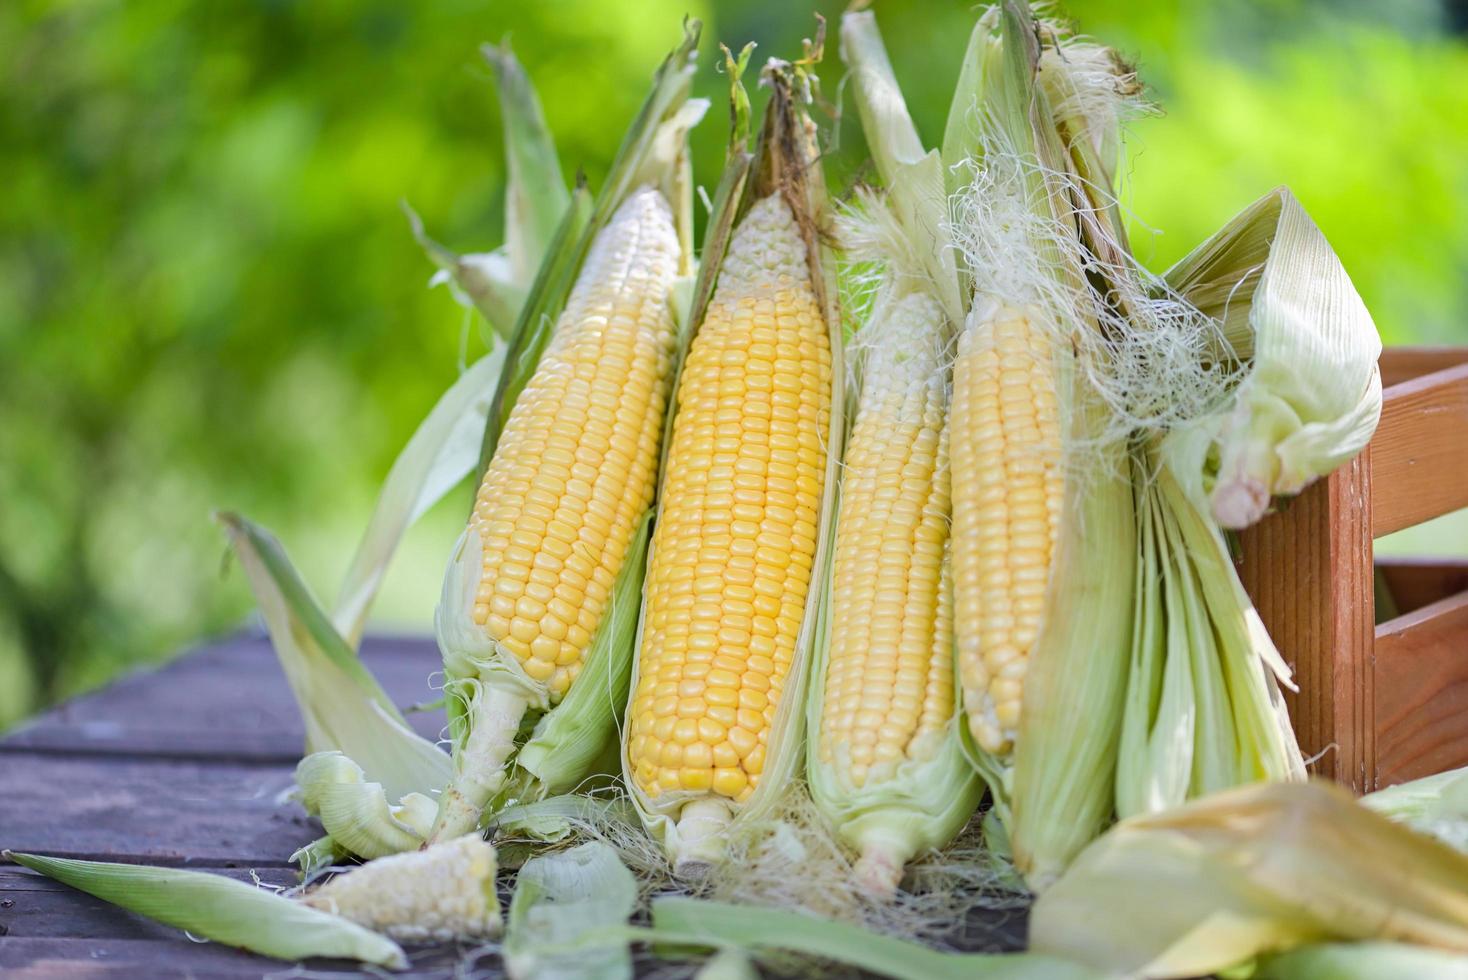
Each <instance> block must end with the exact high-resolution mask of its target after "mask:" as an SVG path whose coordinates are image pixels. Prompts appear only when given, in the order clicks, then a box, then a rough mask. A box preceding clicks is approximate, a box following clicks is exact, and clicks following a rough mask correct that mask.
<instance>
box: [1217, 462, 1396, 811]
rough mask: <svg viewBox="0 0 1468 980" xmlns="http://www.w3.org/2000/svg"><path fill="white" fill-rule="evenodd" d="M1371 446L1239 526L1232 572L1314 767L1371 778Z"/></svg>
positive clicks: (1354, 782) (1355, 779)
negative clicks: (1253, 612)
mask: <svg viewBox="0 0 1468 980" xmlns="http://www.w3.org/2000/svg"><path fill="white" fill-rule="evenodd" d="M1371 455H1372V453H1371V450H1370V448H1369V447H1368V449H1367V451H1365V452H1363V453H1362V454H1361V455H1360V456H1358V457H1357V458H1356V459H1354V460H1352V461H1351V462H1349V463H1347V464H1346V465H1344V466H1342V467H1341V468H1340V469H1338V470H1337V471H1336V472H1335V473H1333V474H1331V475H1330V476H1329V477H1328V478H1326V479H1324V480H1318V481H1316V482H1315V483H1314V484H1312V485H1310V486H1309V487H1307V488H1306V489H1305V490H1304V492H1303V493H1301V494H1300V495H1299V496H1298V497H1296V498H1295V499H1293V500H1291V501H1289V502H1288V504H1287V505H1286V506H1285V507H1284V508H1283V509H1282V510H1280V511H1279V512H1278V513H1275V514H1271V515H1270V516H1268V517H1266V518H1265V519H1264V520H1262V521H1260V522H1259V523H1258V524H1256V525H1254V526H1253V527H1251V528H1248V529H1246V530H1244V531H1242V532H1241V533H1240V535H1239V543H1240V556H1241V557H1240V563H1239V577H1240V579H1241V580H1242V581H1243V583H1244V588H1245V589H1246V590H1248V592H1249V595H1250V597H1251V598H1252V599H1253V600H1254V604H1255V607H1256V608H1257V609H1258V611H1259V615H1260V618H1261V619H1262V620H1263V621H1264V625H1265V627H1266V628H1267V629H1268V630H1269V635H1270V636H1271V637H1272V638H1273V639H1274V642H1275V645H1276V646H1277V647H1278V648H1279V650H1280V652H1281V654H1282V655H1283V656H1284V658H1285V661H1286V662H1288V663H1289V664H1291V666H1292V667H1293V669H1294V672H1295V683H1296V684H1297V685H1298V687H1299V693H1298V694H1291V693H1288V692H1287V693H1286V701H1287V703H1288V705H1289V709H1290V717H1291V719H1292V720H1293V721H1294V725H1295V733H1296V736H1297V737H1298V738H1299V741H1300V748H1301V749H1302V750H1303V751H1304V753H1305V755H1306V756H1307V757H1310V756H1316V755H1319V756H1320V757H1319V758H1318V759H1317V761H1316V762H1315V763H1314V765H1313V767H1312V772H1314V773H1316V774H1319V775H1322V776H1327V777H1330V778H1334V779H1336V780H1337V781H1338V782H1341V783H1343V784H1345V785H1346V786H1349V787H1350V788H1351V789H1353V790H1354V791H1356V792H1358V793H1360V792H1365V791H1367V790H1368V789H1370V788H1371V787H1372V786H1373V785H1374V783H1375V770H1376V748H1375V734H1376V733H1375V726H1374V721H1373V720H1374V717H1375V709H1374V704H1373V699H1374V690H1373V686H1372V683H1373V679H1374V678H1373V674H1372V670H1371V653H1372V636H1373V615H1372V614H1373V609H1374V598H1373V593H1372V586H1373V579H1372V570H1371V552H1372V548H1371V541H1372V534H1371V528H1372V518H1371V508H1372V494H1371Z"/></svg>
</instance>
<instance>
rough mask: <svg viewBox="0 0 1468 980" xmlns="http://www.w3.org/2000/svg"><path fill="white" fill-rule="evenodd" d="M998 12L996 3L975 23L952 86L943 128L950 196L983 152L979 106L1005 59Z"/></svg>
mask: <svg viewBox="0 0 1468 980" xmlns="http://www.w3.org/2000/svg"><path fill="white" fill-rule="evenodd" d="M999 15H1000V7H999V5H998V4H995V5H993V6H990V7H988V8H987V9H986V10H985V11H984V13H983V15H982V16H980V17H979V19H978V21H977V22H976V23H975V24H974V29H973V31H971V32H970V33H969V39H968V47H967V48H966V49H965V50H964V53H963V61H962V62H960V64H959V72H958V81H957V83H956V84H955V85H954V86H953V100H952V101H951V102H950V103H949V106H948V120H947V123H946V125H945V126H944V128H943V154H942V159H943V172H944V175H945V178H944V180H945V189H946V190H947V192H948V194H950V195H952V194H956V193H958V192H959V191H960V190H962V189H963V186H964V185H965V184H966V183H967V182H968V175H967V174H966V173H964V170H963V165H964V164H965V163H966V162H967V161H969V160H973V159H977V158H980V157H982V155H983V150H982V148H981V139H980V133H981V131H982V129H983V127H984V125H985V123H984V121H983V119H982V115H981V111H980V107H981V106H982V105H984V103H985V102H986V100H987V99H989V98H991V96H990V95H989V94H988V93H989V89H990V87H991V86H993V85H994V84H995V81H994V79H995V78H996V76H997V75H998V74H999V73H1000V71H1001V70H1002V65H1003V60H1004V47H1003V44H1002V43H1001V41H1000V39H999Z"/></svg>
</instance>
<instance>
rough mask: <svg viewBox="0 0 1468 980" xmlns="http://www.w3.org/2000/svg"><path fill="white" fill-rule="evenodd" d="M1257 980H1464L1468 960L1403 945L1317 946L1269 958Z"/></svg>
mask: <svg viewBox="0 0 1468 980" xmlns="http://www.w3.org/2000/svg"><path fill="white" fill-rule="evenodd" d="M1252 976H1253V977H1254V978H1257V980H1468V956H1464V955H1462V954H1461V953H1447V952H1444V951H1442V950H1440V949H1429V948H1427V947H1425V946H1412V945H1409V944H1407V943H1320V944H1319V945H1315V946H1301V947H1300V948H1299V949H1296V950H1291V951H1290V952H1288V953H1282V954H1280V955H1279V956H1271V957H1268V958H1267V959H1265V960H1263V961H1262V962H1261V963H1260V964H1259V966H1258V969H1257V970H1256V971H1255V972H1254V973H1253V975H1252Z"/></svg>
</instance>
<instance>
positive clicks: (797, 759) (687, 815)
mask: <svg viewBox="0 0 1468 980" xmlns="http://www.w3.org/2000/svg"><path fill="white" fill-rule="evenodd" d="M823 40H824V24H823V23H822V30H821V32H820V33H819V34H818V37H817V40H816V41H815V42H814V43H810V42H807V51H806V57H805V59H803V60H802V61H800V62H798V63H789V62H784V61H779V60H778V59H771V60H770V61H769V62H768V63H767V64H766V66H765V69H764V71H763V72H762V80H763V81H764V83H765V84H767V85H768V86H769V87H770V89H771V97H770V100H769V102H768V103H767V104H766V107H765V116H764V122H763V126H762V128H761V132H760V139H759V144H758V146H757V148H756V150H755V153H754V155H753V159H752V161H751V162H750V163H748V164H746V162H745V153H744V148H745V142H744V134H743V133H742V132H741V130H740V109H739V106H740V105H741V102H740V98H739V96H738V94H735V93H737V92H738V91H739V89H740V86H741V84H742V82H741V80H740V76H739V73H738V71H737V70H734V71H731V76H732V77H731V103H732V104H733V105H734V112H733V116H734V120H735V128H734V132H733V134H732V136H731V145H730V154H729V158H730V161H731V164H732V166H733V167H735V168H736V169H735V171H734V173H732V174H727V173H726V175H725V179H724V181H723V182H722V183H721V187H720V198H721V204H722V205H723V207H722V208H721V210H720V211H718V212H716V213H715V214H713V215H712V216H711V217H710V220H709V224H708V229H709V234H710V235H718V236H720V237H717V238H711V239H710V241H711V243H712V244H713V246H714V248H713V251H712V253H711V252H710V251H709V249H708V248H706V251H705V255H704V258H703V262H702V265H701V268H700V270H699V278H698V282H697V284H696V285H695V287H694V292H693V295H694V297H695V301H694V303H693V306H692V310H693V311H694V312H695V313H696V314H697V315H698V319H697V320H695V321H693V323H692V329H691V330H690V331H689V334H688V341H687V342H688V344H692V343H693V342H694V341H695V339H696V335H697V329H698V326H699V324H701V322H702V314H703V312H704V311H705V310H706V308H707V305H708V302H709V300H710V299H711V297H712V296H713V289H714V286H715V284H716V279H717V276H718V272H719V267H720V265H722V262H723V259H724V249H725V248H726V247H727V238H724V237H722V236H724V235H726V234H727V235H730V236H732V230H733V229H734V227H735V225H736V224H737V220H738V217H739V216H742V214H743V213H745V212H746V211H747V210H748V208H749V207H751V206H752V205H753V204H754V203H755V202H757V201H759V200H762V199H764V198H766V197H769V196H770V195H772V194H775V193H780V194H782V196H783V199H784V200H785V201H786V202H787V204H789V206H790V207H791V209H792V211H793V212H794V213H795V218H796V223H797V225H799V227H800V230H801V234H802V237H803V238H804V240H805V245H806V256H807V262H808V263H809V268H810V275H811V285H812V289H813V291H814V293H815V297H816V302H817V304H818V306H819V307H820V309H821V310H822V311H823V313H824V315H825V318H826V327H827V331H828V336H829V343H830V349H831V376H832V390H831V413H830V414H831V418H830V427H829V429H828V434H827V438H826V451H827V468H826V474H825V483H824V487H825V491H824V494H823V498H822V502H821V508H820V516H819V519H818V520H819V523H818V527H817V531H816V542H817V544H816V553H815V556H814V560H813V562H812V569H813V572H812V585H813V587H812V588H811V590H810V592H809V594H808V595H807V597H806V605H805V609H804V611H803V616H802V620H801V628H800V634H799V636H798V637H797V640H796V651H797V652H796V656H795V658H794V659H795V662H794V663H793V664H792V665H791V667H790V669H789V672H788V673H787V675H786V677H785V684H784V687H783V689H782V693H781V699H780V704H779V707H778V709H777V710H776V715H775V718H774V721H773V723H772V725H771V735H770V737H769V740H768V743H767V757H766V762H765V767H764V771H763V773H762V774H761V775H760V780H759V785H758V786H757V787H756V788H755V790H754V792H753V793H751V794H750V796H749V798H748V799H747V800H746V801H745V802H744V803H742V804H739V805H738V806H737V807H736V806H732V805H728V804H726V803H725V802H724V801H723V800H722V798H720V797H718V796H717V795H716V794H711V793H710V794H701V795H698V796H696V797H693V798H690V797H688V796H686V795H677V796H669V797H665V798H663V799H662V800H659V801H654V800H652V799H651V798H650V797H649V796H648V795H647V794H646V793H645V792H644V791H643V789H642V787H641V786H640V785H639V784H638V783H637V781H636V779H635V778H634V777H633V770H632V765H631V762H630V760H629V758H628V752H627V749H628V746H627V741H626V739H625V738H624V739H623V742H622V745H621V761H622V773H623V779H624V781H625V783H626V785H627V786H629V787H630V790H631V796H632V800H633V803H634V805H635V806H636V808H637V811H638V813H639V815H640V816H641V817H642V822H643V826H644V827H645V828H646V829H647V831H648V833H649V834H650V835H651V836H652V837H653V839H654V840H656V841H657V842H658V843H660V844H661V845H662V846H663V849H664V851H665V853H666V854H667V856H668V859H669V860H670V861H671V862H672V864H673V867H674V872H675V873H676V874H683V875H690V876H694V875H701V874H704V873H706V872H707V871H708V870H709V869H710V868H712V867H714V866H717V865H718V864H720V863H722V861H723V859H724V857H725V856H726V848H727V843H728V840H729V835H730V834H731V833H733V832H734V831H735V830H736V829H737V828H743V827H749V826H759V825H762V824H764V823H765V822H767V821H768V820H769V818H770V817H771V815H772V814H773V813H774V812H775V810H776V809H777V808H778V806H779V805H780V803H781V802H782V797H783V794H784V793H786V792H788V790H789V786H790V783H791V782H792V780H794V779H795V778H796V774H797V772H798V771H799V769H800V767H801V766H802V765H803V762H804V742H803V735H804V731H803V727H804V719H805V696H806V679H807V677H808V670H809V667H808V664H809V661H810V657H811V653H810V651H811V648H812V645H813V643H814V638H815V633H816V627H817V619H818V616H817V615H816V609H817V607H818V605H819V602H820V595H821V590H820V589H819V588H816V587H814V586H815V585H816V583H818V581H819V579H817V578H816V573H817V572H818V570H820V569H823V568H826V567H827V566H828V564H829V561H830V558H829V555H830V552H831V548H832V547H833V545H834V540H833V539H834V535H835V522H834V517H833V514H832V511H833V507H832V499H833V494H834V488H835V484H836V479H837V474H838V472H839V463H840V458H841V444H842V438H843V435H844V433H845V421H844V411H843V409H844V398H845V395H844V391H843V377H844V370H845V369H844V366H843V362H842V328H841V318H840V311H839V308H838V305H837V284H836V280H835V263H834V261H833V257H832V256H831V255H830V247H829V242H828V241H826V240H825V239H824V238H823V236H822V234H821V232H820V229H822V228H824V227H826V226H827V223H828V215H829V208H830V202H829V200H828V198H827V196H826V188H825V183H824V176H823V174H822V172H821V168H820V166H819V165H818V164H817V163H816V161H817V160H818V159H819V153H818V151H817V147H816V141H815V126H814V124H813V123H812V122H811V120H810V118H809V116H808V115H807V114H806V112H805V110H804V108H803V106H802V104H801V101H800V100H801V98H802V97H803V96H804V94H805V93H807V92H809V91H810V87H811V85H812V84H813V83H814V78H813V77H812V76H811V75H810V74H809V71H808V69H809V67H810V66H811V65H813V64H814V63H816V62H817V61H819V59H820V55H821V49H822V42H823ZM731 64H732V65H733V66H734V67H736V68H737V63H732V61H731ZM746 171H747V172H746ZM726 189H727V190H728V191H729V194H728V196H727V197H724V191H725V190H726ZM686 349H687V348H686V347H685V350H686ZM677 380H678V379H677V378H676V377H675V379H674V388H673V391H674V392H675V395H674V397H673V399H672V400H671V403H670V405H669V407H668V419H669V427H671V420H672V419H673V417H674V416H675V415H676V413H677V410H678V407H677V396H676V392H677V390H678V389H677ZM666 431H670V428H669V429H668V430H665V432H666ZM670 442H671V440H670V439H668V438H667V437H666V435H665V438H664V448H663V458H662V463H661V466H660V469H659V472H660V473H661V472H662V471H663V470H665V469H666V467H667V461H668V444H669V443H670ZM658 505H659V507H661V505H662V501H661V499H660V500H659V504H658ZM646 617H647V606H646V601H645V597H644V603H643V607H642V612H641V614H640V615H639V623H638V632H637V644H636V647H637V649H639V650H640V649H641V646H642V632H643V629H644V627H645V624H646ZM637 677H638V663H637V658H636V657H634V660H633V666H632V679H631V682H630V689H631V691H633V692H635V691H636V689H637ZM624 734H625V733H624Z"/></svg>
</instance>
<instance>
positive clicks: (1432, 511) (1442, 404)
mask: <svg viewBox="0 0 1468 980" xmlns="http://www.w3.org/2000/svg"><path fill="white" fill-rule="evenodd" d="M1464 474H1468V364H1461V365H1459V366H1458V367H1454V368H1449V369H1448V370H1446V371H1438V372H1436V373H1434V374H1429V375H1425V376H1423V377H1420V378H1415V379H1413V380H1411V381H1404V382H1402V383H1401V384H1399V385H1395V386H1393V387H1392V388H1390V389H1389V390H1388V391H1387V392H1386V394H1385V403H1384V404H1383V406H1382V410H1381V424H1380V425H1378V426H1377V429H1376V435H1375V436H1374V437H1373V438H1372V440H1371V486H1372V493H1373V499H1372V521H1373V525H1372V526H1373V534H1374V535H1375V536H1376V537H1378V538H1379V537H1381V536H1382V535H1385V534H1390V533H1392V532H1393V531H1400V530H1402V529H1403V528H1408V527H1414V526H1415V525H1418V524H1421V523H1422V522H1423V521H1427V520H1431V519H1432V518H1434V517H1439V516H1441V515H1443V514H1447V513H1451V512H1452V511H1455V510H1457V509H1458V508H1460V507H1468V479H1465V478H1464Z"/></svg>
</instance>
